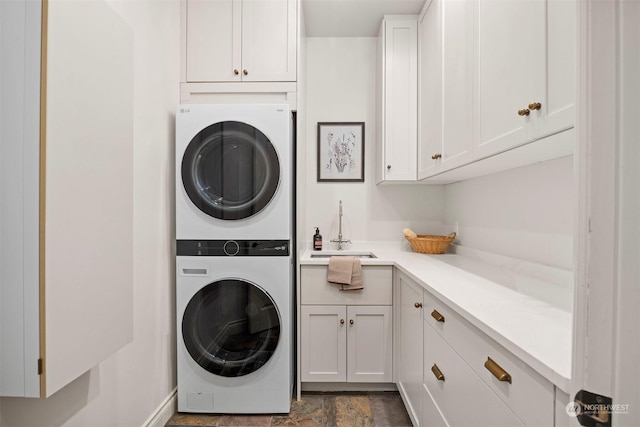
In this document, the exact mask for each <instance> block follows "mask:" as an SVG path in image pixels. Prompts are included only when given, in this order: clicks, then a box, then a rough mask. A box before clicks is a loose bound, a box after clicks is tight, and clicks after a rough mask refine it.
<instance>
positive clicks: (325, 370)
mask: <svg viewBox="0 0 640 427" xmlns="http://www.w3.org/2000/svg"><path fill="white" fill-rule="evenodd" d="M362 276H363V282H364V286H365V287H364V289H362V290H352V291H343V290H341V287H340V286H339V285H335V284H332V283H328V282H327V280H326V279H327V266H320V265H313V266H302V268H301V274H300V300H301V302H302V304H301V306H300V381H301V382H309V383H323V382H324V383H344V382H348V383H392V382H393V359H392V358H393V328H392V325H393V322H392V313H393V308H392V277H393V276H392V267H391V266H363V271H362Z"/></svg>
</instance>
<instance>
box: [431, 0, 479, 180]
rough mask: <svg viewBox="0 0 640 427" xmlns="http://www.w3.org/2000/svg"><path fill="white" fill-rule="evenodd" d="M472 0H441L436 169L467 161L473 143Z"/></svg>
mask: <svg viewBox="0 0 640 427" xmlns="http://www.w3.org/2000/svg"><path fill="white" fill-rule="evenodd" d="M473 7H474V2H473V1H472V0H458V1H444V2H442V40H443V41H442V43H443V47H442V80H441V81H442V107H441V108H442V111H444V112H446V114H444V115H443V116H442V151H441V152H440V154H441V155H442V157H441V158H440V160H439V162H440V169H441V170H447V169H451V168H454V167H458V166H461V165H463V164H465V163H468V162H470V161H471V154H472V152H471V150H472V143H473V117H474V114H473V28H474V27H473Z"/></svg>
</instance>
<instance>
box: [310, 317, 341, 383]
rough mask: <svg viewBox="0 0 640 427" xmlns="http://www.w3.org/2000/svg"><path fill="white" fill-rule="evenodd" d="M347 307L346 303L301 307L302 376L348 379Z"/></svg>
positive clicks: (311, 379)
mask: <svg viewBox="0 0 640 427" xmlns="http://www.w3.org/2000/svg"><path fill="white" fill-rule="evenodd" d="M346 317H347V309H346V307H345V306H343V305H303V306H302V307H301V310H300V323H301V324H300V353H301V354H300V372H301V373H300V377H301V378H300V379H301V381H303V382H305V381H311V382H345V381H346V380H347V331H346V328H347V324H346V323H347V322H346Z"/></svg>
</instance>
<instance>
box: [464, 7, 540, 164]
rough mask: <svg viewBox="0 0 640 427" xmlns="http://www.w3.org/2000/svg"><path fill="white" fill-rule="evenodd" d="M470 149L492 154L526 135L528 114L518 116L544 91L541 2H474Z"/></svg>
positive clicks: (510, 145) (527, 136)
mask: <svg viewBox="0 0 640 427" xmlns="http://www.w3.org/2000/svg"><path fill="white" fill-rule="evenodd" d="M477 8H478V21H477V25H478V30H477V34H476V43H477V44H476V46H477V55H478V62H477V68H476V75H477V79H478V80H477V85H478V110H477V111H478V117H477V118H478V124H479V126H478V140H477V145H476V149H477V150H478V152H481V153H483V154H484V155H488V154H494V153H496V152H499V151H502V150H504V149H506V148H510V147H512V146H514V145H518V144H519V143H524V142H526V141H527V140H528V139H529V137H530V136H529V121H530V120H531V117H529V116H526V115H519V114H518V111H519V110H526V109H527V105H528V103H529V102H533V101H534V100H535V99H536V96H540V94H542V93H543V90H544V87H543V86H544V60H545V37H544V28H545V2H544V1H542V0H536V1H529V0H516V1H501V0H487V1H480V2H477Z"/></svg>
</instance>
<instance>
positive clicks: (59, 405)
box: [0, 0, 180, 427]
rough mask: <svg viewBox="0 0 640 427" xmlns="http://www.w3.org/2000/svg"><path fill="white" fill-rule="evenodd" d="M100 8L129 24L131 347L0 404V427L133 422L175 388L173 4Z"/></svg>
mask: <svg viewBox="0 0 640 427" xmlns="http://www.w3.org/2000/svg"><path fill="white" fill-rule="evenodd" d="M109 4H110V5H111V6H112V7H113V8H114V9H115V10H116V12H118V13H119V14H120V15H121V16H122V18H123V19H124V20H125V21H126V22H127V23H128V24H129V25H130V26H131V27H132V28H133V31H134V43H135V46H134V69H135V77H134V294H133V305H134V338H133V342H132V343H131V344H129V345H127V346H126V347H125V348H123V349H122V350H121V351H120V352H118V353H116V354H115V355H114V356H113V357H111V358H109V359H107V360H106V361H104V362H103V363H101V364H99V365H98V366H97V367H95V368H94V369H92V370H91V371H89V372H88V373H87V374H85V375H83V376H82V377H80V378H79V379H78V380H76V381H74V382H72V383H71V384H70V385H69V386H67V387H65V388H63V389H62V390H61V391H59V392H58V393H56V394H54V395H53V396H52V397H51V398H49V399H46V400H39V399H18V398H3V399H0V425H2V427H11V426H21V427H23V426H61V425H65V426H82V427H86V426H97V425H104V426H139V425H141V424H142V423H143V422H144V421H145V420H146V419H147V418H148V417H149V416H150V415H151V414H152V413H153V412H154V411H155V410H156V409H157V408H158V406H159V405H160V404H161V402H162V401H163V400H164V399H165V398H166V397H167V396H169V395H170V394H171V391H172V390H173V388H174V387H175V384H176V379H175V315H174V289H173V287H174V279H173V278H174V258H173V257H174V250H173V247H174V245H173V240H174V236H175V233H174V230H173V223H174V221H173V206H172V203H173V202H172V200H173V194H174V188H173V178H172V177H173V174H174V171H173V148H174V125H173V123H174V111H175V106H176V104H177V103H178V99H179V93H178V81H179V78H180V75H179V62H180V54H179V41H180V31H179V24H180V20H179V13H180V8H179V2H178V0H165V1H153V0H135V1H133V0H126V1H123V0H120V1H109ZM114 173H117V171H114ZM78 321H81V319H78Z"/></svg>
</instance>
